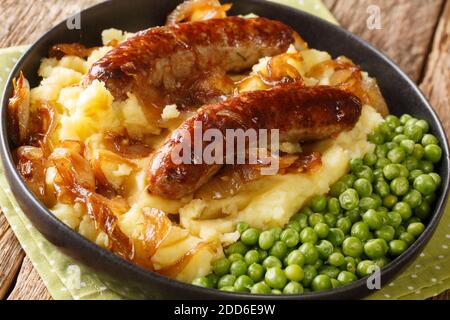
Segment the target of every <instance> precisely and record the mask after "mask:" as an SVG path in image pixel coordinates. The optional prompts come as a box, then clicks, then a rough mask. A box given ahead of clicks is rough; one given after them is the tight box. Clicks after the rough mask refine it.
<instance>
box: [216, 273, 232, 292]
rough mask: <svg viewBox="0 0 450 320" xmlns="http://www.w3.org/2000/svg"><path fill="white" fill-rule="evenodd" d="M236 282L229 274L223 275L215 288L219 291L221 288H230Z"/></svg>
mask: <svg viewBox="0 0 450 320" xmlns="http://www.w3.org/2000/svg"><path fill="white" fill-rule="evenodd" d="M235 281H236V277H235V276H233V275H231V274H226V275H223V276H222V277H221V278H220V279H219V281H218V282H217V288H219V289H221V288H223V287H230V286H231V287H232V286H234V282H235Z"/></svg>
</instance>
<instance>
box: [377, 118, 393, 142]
mask: <svg viewBox="0 0 450 320" xmlns="http://www.w3.org/2000/svg"><path fill="white" fill-rule="evenodd" d="M377 130H378V131H379V132H380V133H381V134H382V135H383V136H384V137H385V138H386V139H387V140H390V139H391V138H392V134H393V132H392V128H391V127H390V126H389V124H388V123H387V122H382V123H381V124H380V125H379V126H378V128H377Z"/></svg>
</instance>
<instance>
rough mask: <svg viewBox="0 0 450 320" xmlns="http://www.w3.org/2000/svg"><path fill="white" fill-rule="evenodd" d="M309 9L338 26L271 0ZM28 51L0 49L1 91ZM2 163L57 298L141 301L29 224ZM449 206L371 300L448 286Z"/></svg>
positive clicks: (307, 3) (24, 230) (321, 9)
mask: <svg viewBox="0 0 450 320" xmlns="http://www.w3.org/2000/svg"><path fill="white" fill-rule="evenodd" d="M273 1H275V2H279V3H283V4H286V5H290V6H293V7H296V8H298V9H301V10H305V11H308V12H310V13H312V14H315V15H317V16H320V17H322V18H324V19H326V20H328V21H331V22H333V23H336V21H335V20H334V18H333V17H332V15H331V14H330V12H328V10H327V9H326V8H325V6H324V5H323V4H322V3H321V2H320V1H319V0H273ZM25 49H26V47H15V48H7V49H0V92H1V91H3V87H4V85H5V81H6V79H7V77H8V74H9V72H10V70H11V68H12V66H13V65H14V64H15V62H16V61H17V59H18V58H19V57H20V55H21V54H22V53H23V52H24V50H25ZM3 173H4V172H3V166H2V165H1V164H0V206H1V210H2V212H3V214H4V215H5V216H6V218H7V219H8V222H9V223H10V225H11V227H12V229H13V231H14V233H15V234H16V236H17V238H18V239H19V241H20V243H21V245H22V247H23V249H24V250H25V252H26V253H27V255H28V256H29V257H30V260H31V261H32V263H33V265H34V266H35V268H36V270H37V271H38V272H39V274H40V276H41V277H42V279H43V281H44V283H45V285H46V286H47V288H48V290H49V292H50V294H51V295H52V296H53V298H55V299H127V298H139V296H136V295H135V294H133V293H132V292H130V294H129V295H127V296H122V295H120V294H118V293H116V292H114V291H113V290H111V289H110V288H109V287H108V285H107V284H105V283H102V282H101V281H100V279H99V278H98V277H97V275H96V274H95V273H92V272H91V271H89V270H88V269H86V268H85V267H84V266H82V265H80V264H78V263H77V262H76V261H75V260H73V259H72V258H70V257H68V256H66V255H64V254H62V253H61V252H60V251H59V250H58V249H57V248H56V247H55V246H53V245H52V244H50V243H49V242H48V241H47V240H45V239H44V237H43V236H42V235H41V234H40V233H39V232H38V231H37V230H36V229H35V228H34V227H33V226H32V225H31V223H30V222H29V221H28V219H27V218H26V216H25V215H24V213H23V212H22V210H21V209H20V208H19V206H18V205H17V202H16V200H15V199H14V196H13V194H12V193H11V190H10V189H9V185H8V182H7V181H6V179H5V176H4V174H3ZM449 246H450V208H447V210H446V212H445V215H444V217H443V218H442V220H441V222H440V225H439V227H438V229H437V230H436V233H435V234H434V236H433V238H432V239H431V241H430V242H429V243H428V245H427V246H426V248H425V249H424V250H423V252H422V253H421V254H420V256H419V257H418V258H417V259H416V260H415V261H414V262H413V263H412V264H411V265H410V266H409V267H408V268H407V269H405V270H404V271H403V273H401V274H400V275H399V276H398V277H397V278H396V279H394V281H392V282H391V283H390V284H388V285H387V286H385V287H384V288H383V289H381V290H377V291H374V293H373V294H372V295H371V296H370V297H369V299H424V298H428V297H431V296H433V295H436V294H439V293H440V292H442V291H445V290H447V289H449V288H450V249H449Z"/></svg>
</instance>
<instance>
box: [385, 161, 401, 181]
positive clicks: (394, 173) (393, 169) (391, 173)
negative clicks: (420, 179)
mask: <svg viewBox="0 0 450 320" xmlns="http://www.w3.org/2000/svg"><path fill="white" fill-rule="evenodd" d="M383 174H384V176H385V177H386V179H388V180H393V179H395V178H397V177H398V176H400V170H399V167H398V166H397V165H395V164H388V165H387V166H385V167H384V168H383Z"/></svg>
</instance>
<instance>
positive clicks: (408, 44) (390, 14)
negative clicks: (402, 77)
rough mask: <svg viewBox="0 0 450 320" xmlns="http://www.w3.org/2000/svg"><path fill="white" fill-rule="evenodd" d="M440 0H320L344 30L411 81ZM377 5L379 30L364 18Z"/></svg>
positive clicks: (421, 63)
mask: <svg viewBox="0 0 450 320" xmlns="http://www.w3.org/2000/svg"><path fill="white" fill-rule="evenodd" d="M443 1H444V0H396V1H392V0H324V3H325V4H326V5H327V6H328V8H330V9H331V11H332V13H333V14H334V16H335V17H336V18H337V20H338V21H339V22H340V23H341V25H342V26H343V27H345V28H346V29H347V30H349V31H351V32H353V33H354V34H357V35H358V36H360V37H362V38H363V39H365V40H367V41H369V42H370V43H372V44H373V45H374V46H375V47H376V48H378V49H380V50H381V51H383V52H384V53H386V54H387V55H388V56H389V57H390V58H392V59H393V60H394V61H395V62H396V63H397V64H398V65H399V66H400V67H401V68H402V69H403V70H404V71H406V73H407V74H408V75H409V76H410V77H411V78H412V79H413V80H415V81H418V80H419V79H420V75H421V72H422V69H423V66H424V63H425V59H426V56H427V52H428V50H429V47H430V43H431V42H432V35H433V32H434V29H435V27H436V23H437V19H438V16H439V13H440V11H441V7H442V4H443ZM375 6H376V7H378V8H379V14H380V25H381V29H380V30H378V29H372V30H371V29H370V28H369V27H368V25H367V22H368V19H369V22H372V20H370V17H371V15H372V14H373V13H375V12H376V10H377V9H376V7H375Z"/></svg>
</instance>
